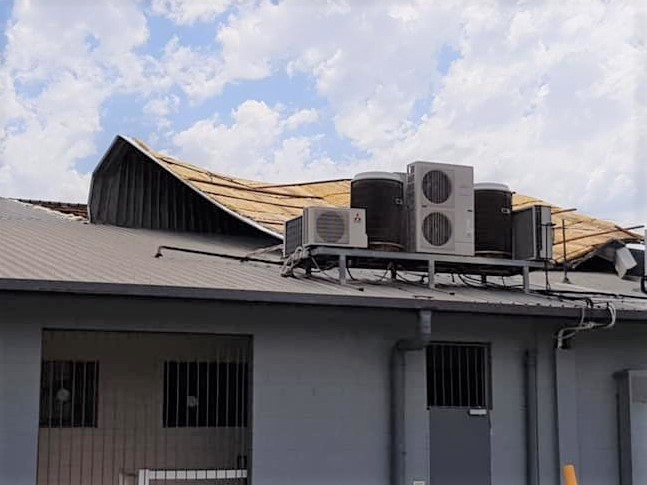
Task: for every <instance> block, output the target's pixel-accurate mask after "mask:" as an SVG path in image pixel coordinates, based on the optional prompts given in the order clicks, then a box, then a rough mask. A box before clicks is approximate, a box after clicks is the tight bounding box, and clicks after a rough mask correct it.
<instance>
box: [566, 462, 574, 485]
mask: <svg viewBox="0 0 647 485" xmlns="http://www.w3.org/2000/svg"><path fill="white" fill-rule="evenodd" d="M564 483H565V485H577V476H576V475H575V467H574V466H573V465H564Z"/></svg>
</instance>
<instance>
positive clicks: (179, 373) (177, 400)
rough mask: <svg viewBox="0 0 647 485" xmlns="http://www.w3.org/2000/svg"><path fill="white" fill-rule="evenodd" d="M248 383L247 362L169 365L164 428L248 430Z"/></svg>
mask: <svg viewBox="0 0 647 485" xmlns="http://www.w3.org/2000/svg"><path fill="white" fill-rule="evenodd" d="M248 383H249V377H248V366H247V363H244V362H178V361H168V362H165V363H164V409H163V418H162V419H163V425H164V427H167V428H182V427H245V426H247V402H248V400H249V399H248V398H249V396H248V394H249V390H248Z"/></svg>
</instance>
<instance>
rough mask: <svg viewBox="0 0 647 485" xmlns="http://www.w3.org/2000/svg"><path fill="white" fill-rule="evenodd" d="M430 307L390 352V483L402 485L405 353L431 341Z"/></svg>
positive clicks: (421, 312) (424, 345)
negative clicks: (414, 329) (410, 333)
mask: <svg viewBox="0 0 647 485" xmlns="http://www.w3.org/2000/svg"><path fill="white" fill-rule="evenodd" d="M431 316H432V312H431V310H420V311H419V312H418V328H417V333H416V336H415V337H414V338H412V339H402V340H398V341H397V342H396V343H395V345H394V346H393V349H392V351H391V362H390V387H391V389H390V394H391V405H390V414H391V416H390V421H391V422H390V429H391V433H390V434H391V450H390V451H391V453H390V455H391V456H390V466H389V474H390V477H389V478H390V483H391V485H405V473H406V470H405V457H406V454H407V450H406V443H405V433H404V428H405V392H406V389H405V376H406V361H405V353H406V352H409V351H415V350H424V349H425V347H426V346H427V344H429V342H430V341H431Z"/></svg>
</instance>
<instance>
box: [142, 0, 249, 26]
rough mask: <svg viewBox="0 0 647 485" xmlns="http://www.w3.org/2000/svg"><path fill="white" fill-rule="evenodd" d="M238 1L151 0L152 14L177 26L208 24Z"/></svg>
mask: <svg viewBox="0 0 647 485" xmlns="http://www.w3.org/2000/svg"><path fill="white" fill-rule="evenodd" d="M236 3H240V2H239V0H153V1H152V3H151V9H152V11H153V13H154V14H157V15H163V16H165V17H168V18H169V19H171V20H173V21H174V22H175V23H177V24H179V25H191V24H194V23H196V22H210V21H212V20H213V19H215V18H216V17H218V16H219V15H221V14H222V13H224V12H226V11H227V10H228V9H229V8H231V6H232V5H234V4H236Z"/></svg>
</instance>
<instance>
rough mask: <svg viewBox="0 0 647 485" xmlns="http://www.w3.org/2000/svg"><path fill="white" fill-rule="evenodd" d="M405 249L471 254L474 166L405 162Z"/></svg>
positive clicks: (472, 251)
mask: <svg viewBox="0 0 647 485" xmlns="http://www.w3.org/2000/svg"><path fill="white" fill-rule="evenodd" d="M406 195H407V211H408V213H409V223H408V230H407V232H408V240H409V248H408V249H409V251H412V252H417V253H441V254H456V255H463V256H473V255H474V169H473V168H472V167H469V166H464V165H451V164H446V163H432V162H413V163H410V164H409V165H408V166H407V194H406Z"/></svg>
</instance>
